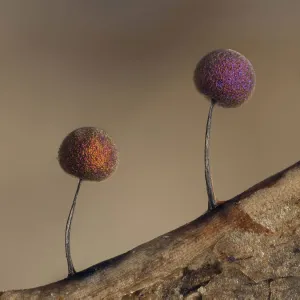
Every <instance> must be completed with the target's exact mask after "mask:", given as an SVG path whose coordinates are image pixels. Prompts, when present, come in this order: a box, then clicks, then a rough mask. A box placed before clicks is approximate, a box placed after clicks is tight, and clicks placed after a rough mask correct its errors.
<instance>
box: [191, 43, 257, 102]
mask: <svg viewBox="0 0 300 300" xmlns="http://www.w3.org/2000/svg"><path fill="white" fill-rule="evenodd" d="M255 81H256V78H255V72H254V69H253V66H252V64H251V63H250V61H249V60H248V59H247V58H246V57H245V56H243V55H242V54H240V53H239V52H237V51H234V50H231V49H218V50H214V51H212V52H210V53H208V54H206V55H205V56H204V57H202V59H201V60H200V61H199V63H198V64H197V66H196V69H195V72H194V83H195V85H196V87H197V89H198V91H199V92H200V93H202V94H204V95H205V96H206V97H207V98H209V99H210V100H213V101H215V102H216V104H217V105H219V106H222V107H226V108H231V107H238V106H240V105H242V104H243V103H244V102H245V101H246V100H247V99H249V98H250V97H251V95H252V93H253V91H254V88H255Z"/></svg>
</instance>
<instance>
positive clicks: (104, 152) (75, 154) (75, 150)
mask: <svg viewBox="0 0 300 300" xmlns="http://www.w3.org/2000/svg"><path fill="white" fill-rule="evenodd" d="M58 161H59V164H60V166H61V168H62V169H63V170H64V171H65V172H66V173H68V174H70V175H73V176H75V177H77V178H79V179H81V180H91V181H102V180H104V179H106V178H108V177H109V176H110V175H111V174H112V173H113V172H114V171H115V170H116V168H117V165H118V150H117V149H116V146H115V144H114V143H113V141H112V139H111V137H110V136H109V135H108V134H107V133H106V132H105V131H104V130H102V129H98V128H96V127H81V128H78V129H75V130H74V131H72V132H71V133H69V134H68V135H67V136H66V137H65V139H64V140H63V142H62V144H61V146H60V148H59V151H58Z"/></svg>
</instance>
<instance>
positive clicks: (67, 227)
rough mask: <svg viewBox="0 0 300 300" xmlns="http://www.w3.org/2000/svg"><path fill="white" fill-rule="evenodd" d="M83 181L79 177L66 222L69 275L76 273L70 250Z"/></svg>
mask: <svg viewBox="0 0 300 300" xmlns="http://www.w3.org/2000/svg"><path fill="white" fill-rule="evenodd" d="M81 182H82V179H79V182H78V185H77V189H76V192H75V196H74V199H73V203H72V206H71V209H70V213H69V217H68V220H67V224H66V231H65V249H66V258H67V263H68V277H70V276H72V275H74V274H75V273H76V271H75V269H74V266H73V262H72V258H71V251H70V232H71V225H72V219H73V215H74V211H75V206H76V199H77V196H78V193H79V190H80V186H81Z"/></svg>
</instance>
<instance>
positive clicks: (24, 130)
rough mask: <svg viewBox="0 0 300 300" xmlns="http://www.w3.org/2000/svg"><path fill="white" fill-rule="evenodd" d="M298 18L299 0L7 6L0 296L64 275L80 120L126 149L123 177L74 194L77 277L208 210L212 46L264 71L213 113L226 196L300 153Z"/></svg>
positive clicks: (1, 51)
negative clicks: (203, 86)
mask: <svg viewBox="0 0 300 300" xmlns="http://www.w3.org/2000/svg"><path fill="white" fill-rule="evenodd" d="M125 3H126V4H125ZM299 10H300V2H299V1H296V0H294V1H292V0H282V1H279V0H264V1H261V0H253V1H246V0H227V1H223V0H209V1H208V0H207V1H186V0H185V1H183V0H182V1H179V0H164V1H144V0H135V1H134V0H130V1H112V0H111V1H108V0H107V1H100V0H99V1H61V0H60V1H22V0H19V1H13V0H11V1H1V2H0V42H1V47H0V59H1V64H0V66H1V67H0V79H1V81H0V85H1V87H0V104H1V106H0V107H1V109H0V135H1V147H0V162H1V173H0V178H1V181H0V189H1V197H0V208H1V209H0V228H1V229H0V241H1V247H0V290H3V289H17V288H29V287H34V286H37V285H43V284H47V283H49V282H51V281H56V280H59V279H62V278H64V277H65V276H66V275H67V265H66V261H65V252H64V229H65V222H66V218H67V216H68V213H69V209H70V206H71V202H72V199H73V196H74V193H75V189H76V185H77V180H76V179H75V178H72V177H70V176H68V175H66V174H65V173H63V171H62V170H61V169H60V167H59V165H58V162H57V160H56V156H57V150H58V147H59V145H60V143H61V141H62V139H63V138H64V137H65V135H66V134H68V133H69V132H70V131H72V130H73V129H75V128H77V127H80V126H98V127H102V128H104V129H105V130H107V132H108V133H109V134H110V135H111V136H112V137H113V138H114V140H115V142H116V144H117V145H118V148H119V149H120V166H119V169H118V171H117V172H116V174H115V175H114V176H113V177H111V178H110V179H109V180H107V181H104V182H102V183H90V182H85V183H84V184H83V186H82V189H81V192H80V194H79V198H78V205H77V209H76V213H75V216H74V223H73V231H72V234H71V237H72V241H71V249H72V255H73V261H74V264H75V267H76V269H77V270H82V269H84V268H87V267H89V266H90V265H92V264H96V263H97V262H100V261H102V260H105V259H108V258H110V257H113V256H116V255H118V254H121V253H123V252H125V251H127V250H130V249H131V248H133V247H135V246H137V245H138V244H140V243H143V242H146V241H148V240H150V239H152V238H154V237H156V236H158V235H161V234H163V233H166V232H167V231H169V230H172V229H174V228H176V227H178V226H180V225H183V224H184V223H186V222H189V221H191V220H193V219H195V218H196V217H198V216H199V215H200V214H202V213H203V212H204V211H205V209H206V207H207V197H206V190H205V182H204V174H203V173H204V167H203V146H204V133H205V124H206V118H207V113H208V108H209V103H208V101H207V100H205V99H204V97H203V96H201V95H199V94H198V93H197V91H196V89H195V88H194V85H193V81H192V76H193V71H194V67H195V65H196V63H197V62H198V60H199V59H200V58H201V57H202V56H203V55H205V54H206V53H207V52H209V51H211V50H214V49H216V48H231V49H234V50H237V51H239V52H241V53H242V54H244V55H245V56H246V57H247V58H248V59H249V60H250V61H251V62H252V64H253V66H254V68H255V70H256V75H257V87H256V91H255V93H254V95H253V97H252V99H251V101H249V102H248V103H247V104H246V105H244V106H242V107H241V108H238V109H222V108H217V109H216V110H215V112H214V117H213V128H212V141H211V146H212V149H211V162H212V171H213V176H214V183H215V192H216V194H217V196H218V198H219V199H222V200H226V199H229V198H231V197H233V196H235V195H236V194H238V193H240V192H242V191H244V190H245V189H247V188H248V187H250V186H252V185H253V184H255V183H257V182H258V181H260V180H262V179H264V178H265V177H268V176H269V175H271V174H273V173H275V172H277V171H280V170H281V169H283V168H285V167H287V166H289V165H291V164H292V163H294V162H295V161H297V160H299V159H300V139H299V138H298V136H299V127H300V119H299V111H300V101H299V100H300V96H299V91H300V68H299V66H300V38H299V28H300V18H299Z"/></svg>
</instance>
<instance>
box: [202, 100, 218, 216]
mask: <svg viewBox="0 0 300 300" xmlns="http://www.w3.org/2000/svg"><path fill="white" fill-rule="evenodd" d="M215 104H216V101H215V100H211V105H210V108H209V113H208V118H207V123H206V134H205V148H204V163H205V182H206V190H207V196H208V211H211V210H213V209H214V208H216V206H217V201H216V197H215V194H214V191H213V184H212V178H211V171H210V161H209V142H210V131H211V119H212V113H213V108H214V106H215Z"/></svg>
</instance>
